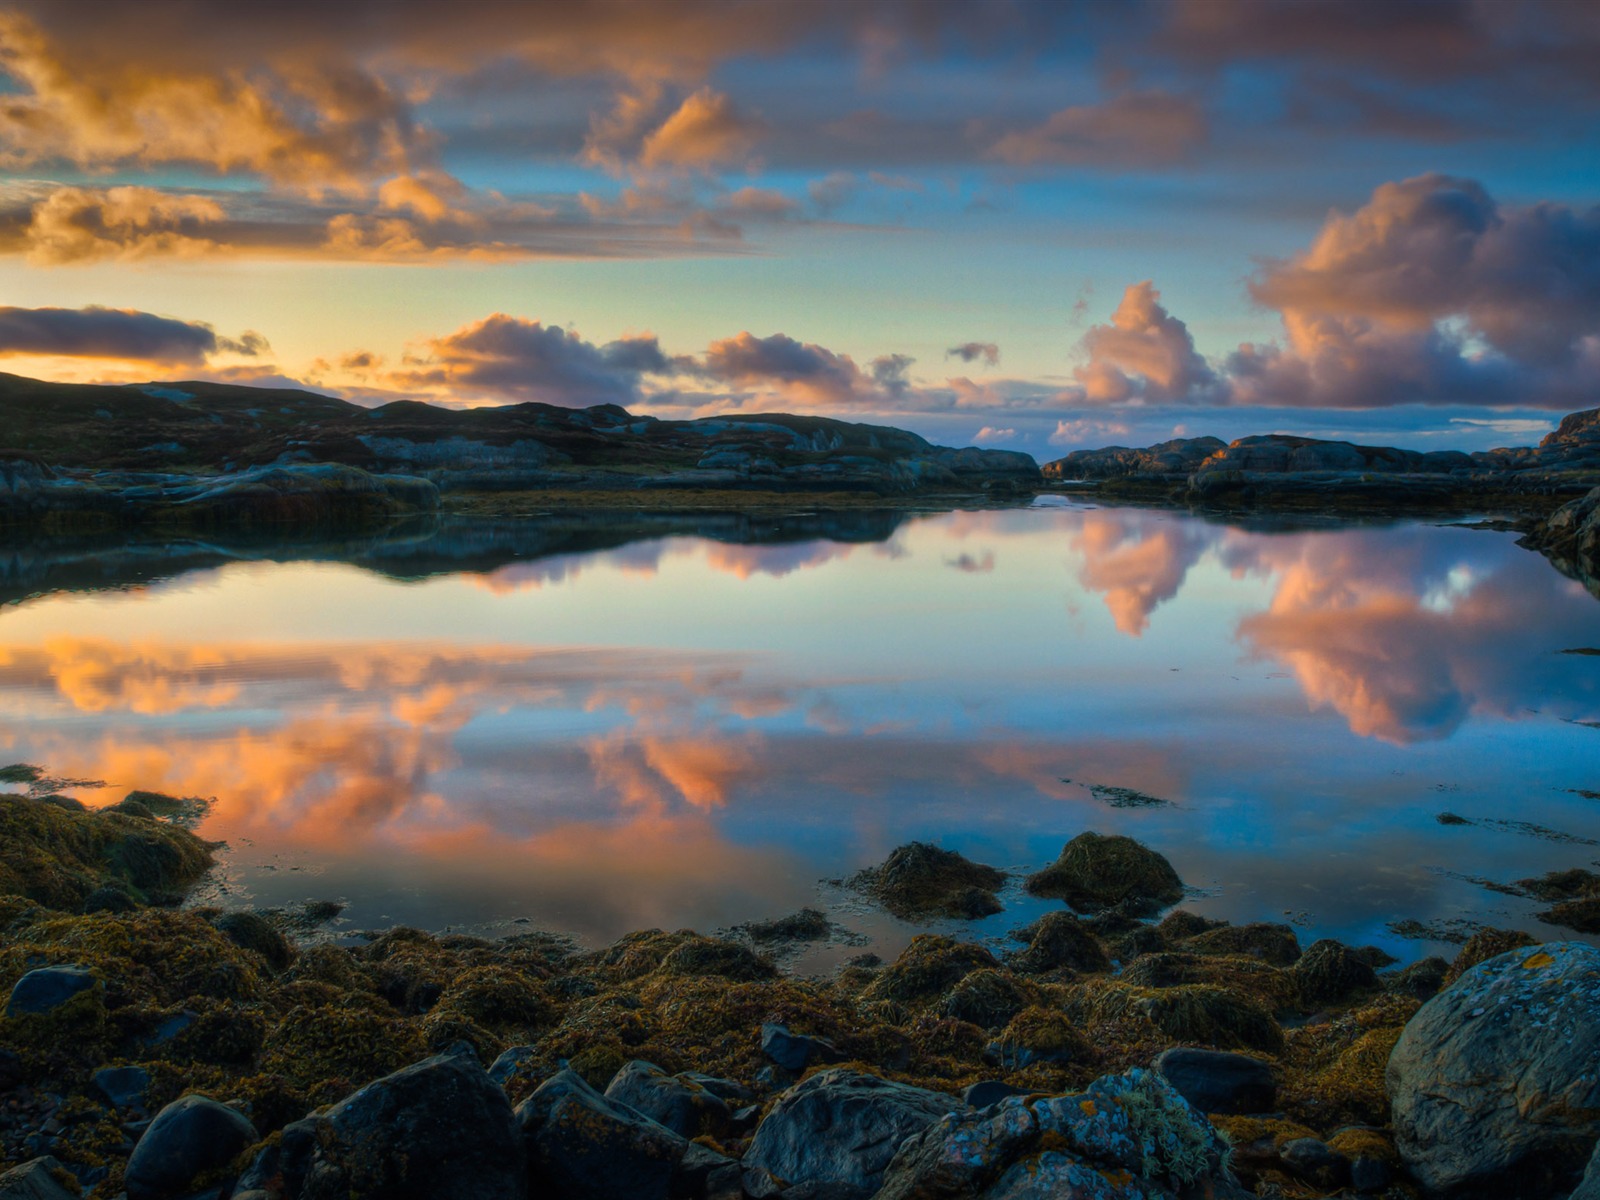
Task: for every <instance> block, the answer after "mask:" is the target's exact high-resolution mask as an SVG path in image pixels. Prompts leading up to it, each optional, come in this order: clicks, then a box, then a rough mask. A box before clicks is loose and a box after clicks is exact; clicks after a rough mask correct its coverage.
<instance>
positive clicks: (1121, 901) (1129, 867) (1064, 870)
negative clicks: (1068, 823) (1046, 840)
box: [1027, 833, 1183, 916]
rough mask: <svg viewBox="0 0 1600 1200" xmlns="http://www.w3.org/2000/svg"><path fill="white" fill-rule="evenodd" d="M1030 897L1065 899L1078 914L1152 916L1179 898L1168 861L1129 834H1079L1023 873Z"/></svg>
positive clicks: (1180, 891) (1178, 882)
mask: <svg viewBox="0 0 1600 1200" xmlns="http://www.w3.org/2000/svg"><path fill="white" fill-rule="evenodd" d="M1027 889H1028V892H1029V894H1030V895H1034V896H1043V897H1047V898H1051V899H1058V900H1065V901H1066V902H1067V904H1068V905H1070V906H1071V907H1072V908H1074V909H1076V910H1077V911H1078V912H1099V911H1101V910H1104V909H1118V910H1120V911H1122V912H1124V913H1127V914H1128V915H1130V916H1152V915H1154V914H1155V913H1158V912H1160V911H1161V910H1162V909H1163V908H1166V907H1167V906H1169V905H1172V904H1176V903H1177V902H1178V901H1179V900H1181V899H1183V880H1181V879H1179V878H1178V873H1177V872H1176V871H1175V870H1173V869H1172V864H1171V863H1170V862H1168V861H1167V860H1166V859H1165V858H1163V857H1162V856H1161V855H1160V854H1157V853H1156V852H1155V851H1154V850H1151V849H1150V848H1149V847H1147V846H1143V845H1140V844H1139V843H1138V842H1136V841H1134V840H1133V839H1132V838H1130V837H1123V836H1122V835H1120V834H1114V835H1111V836H1106V835H1104V834H1099V833H1080V834H1079V835H1078V836H1077V837H1075V838H1073V839H1072V840H1071V841H1070V842H1068V843H1067V844H1066V846H1065V847H1064V848H1063V849H1062V851H1061V857H1060V858H1059V859H1057V860H1056V861H1055V862H1054V863H1052V864H1051V865H1050V866H1048V867H1046V868H1045V869H1044V870H1042V871H1038V872H1035V873H1034V874H1032V875H1030V876H1028V879H1027Z"/></svg>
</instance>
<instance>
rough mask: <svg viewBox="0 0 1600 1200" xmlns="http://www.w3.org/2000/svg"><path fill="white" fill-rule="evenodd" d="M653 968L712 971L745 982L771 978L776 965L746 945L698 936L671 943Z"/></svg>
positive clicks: (669, 971)
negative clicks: (658, 964)
mask: <svg viewBox="0 0 1600 1200" xmlns="http://www.w3.org/2000/svg"><path fill="white" fill-rule="evenodd" d="M656 969H657V970H658V971H659V972H660V973H661V974H663V975H715V976H718V977H719V978H722V979H738V980H743V981H746V982H748V981H750V980H754V979H774V978H776V977H777V974H778V968H777V967H775V966H773V964H772V963H771V962H770V961H769V960H767V959H765V958H762V957H761V956H760V955H759V954H757V953H755V951H753V950H751V949H750V948H749V947H748V946H741V945H740V944H739V943H738V942H729V941H724V940H723V939H721V938H709V937H699V936H696V937H692V938H689V939H687V940H685V941H684V942H683V943H681V944H680V945H678V946H676V947H674V948H673V949H672V950H671V951H669V952H668V953H667V954H666V955H665V956H664V957H663V958H662V960H661V965H660V966H659V967H657V968H656Z"/></svg>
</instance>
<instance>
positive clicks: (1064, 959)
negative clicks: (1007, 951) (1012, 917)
mask: <svg viewBox="0 0 1600 1200" xmlns="http://www.w3.org/2000/svg"><path fill="white" fill-rule="evenodd" d="M1023 932H1025V933H1026V934H1027V935H1028V946H1027V949H1025V950H1022V951H1020V952H1018V953H1017V954H1014V955H1012V956H1011V958H1010V959H1009V960H1008V961H1007V964H1006V965H1007V966H1009V967H1010V968H1011V969H1012V970H1014V971H1022V972H1024V973H1025V974H1028V975H1042V974H1044V973H1045V972H1047V971H1059V970H1068V971H1085V972H1089V973H1091V974H1093V973H1095V972H1100V971H1109V970H1111V959H1110V957H1109V956H1108V955H1107V954H1106V951H1105V947H1104V946H1102V945H1101V944H1100V940H1099V939H1098V938H1096V937H1095V936H1094V934H1093V933H1091V932H1090V931H1089V928H1088V927H1087V926H1086V925H1084V923H1083V922H1082V921H1080V920H1078V918H1077V917H1075V916H1073V915H1072V914H1071V913H1065V912H1052V913H1045V915H1044V916H1042V917H1040V918H1039V920H1038V921H1036V922H1034V924H1033V926H1032V928H1031V929H1028V930H1025V931H1023Z"/></svg>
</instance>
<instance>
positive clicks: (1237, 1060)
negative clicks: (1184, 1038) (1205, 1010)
mask: <svg viewBox="0 0 1600 1200" xmlns="http://www.w3.org/2000/svg"><path fill="white" fill-rule="evenodd" d="M1152 1069H1153V1070H1154V1071H1155V1072H1156V1074H1158V1075H1160V1076H1161V1077H1162V1078H1163V1079H1165V1080H1166V1081H1167V1082H1168V1083H1170V1084H1171V1085H1172V1086H1173V1087H1174V1088H1175V1089H1176V1090H1177V1092H1178V1094H1179V1095H1180V1096H1182V1097H1183V1098H1184V1099H1185V1100H1187V1101H1188V1102H1189V1103H1190V1105H1191V1106H1193V1107H1194V1108H1196V1109H1198V1110H1199V1111H1200V1112H1203V1113H1230V1114H1233V1113H1264V1112H1271V1111H1272V1110H1273V1109H1274V1108H1275V1107H1277V1101H1278V1085H1277V1082H1276V1081H1275V1080H1274V1079H1273V1077H1272V1068H1271V1067H1269V1066H1268V1065H1267V1064H1266V1063H1264V1062H1262V1061H1261V1060H1260V1059H1258V1058H1251V1057H1249V1056H1248V1055H1245V1054H1230V1053H1228V1052H1227V1051H1224V1050H1195V1049H1187V1048H1182V1049H1173V1050H1163V1051H1162V1052H1161V1053H1160V1054H1159V1055H1157V1056H1156V1060H1155V1062H1154V1063H1153V1064H1152Z"/></svg>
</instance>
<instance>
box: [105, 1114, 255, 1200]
mask: <svg viewBox="0 0 1600 1200" xmlns="http://www.w3.org/2000/svg"><path fill="white" fill-rule="evenodd" d="M259 1136H260V1135H259V1134H257V1133H256V1129H255V1126H254V1125H252V1124H250V1122H249V1120H248V1119H246V1117H245V1116H244V1114H243V1113H240V1112H237V1111H235V1110H234V1109H231V1108H229V1107H228V1106H227V1105H226V1104H218V1103H217V1102H216V1101H215V1100H212V1099H210V1098H209V1097H207V1096H184V1097H183V1098H182V1099H180V1100H174V1101H173V1102H172V1103H171V1104H169V1105H167V1106H166V1107H165V1108H163V1109H162V1110H161V1111H160V1112H159V1113H157V1114H156V1119H155V1120H154V1121H152V1122H150V1128H148V1129H146V1130H145V1131H144V1136H143V1137H141V1138H140V1139H139V1144H138V1145H137V1146H135V1147H134V1148H133V1155H132V1156H131V1157H130V1158H129V1159H128V1169H127V1173H126V1176H125V1179H124V1182H125V1184H126V1186H127V1189H128V1200H170V1197H173V1196H182V1195H185V1194H186V1193H188V1192H189V1191H191V1190H193V1189H192V1186H191V1185H192V1184H193V1183H194V1182H195V1180H196V1179H198V1178H199V1177H200V1176H201V1175H203V1174H205V1173H206V1172H208V1171H215V1170H216V1169H217V1168H219V1167H225V1166H227V1165H228V1164H229V1163H230V1162H232V1161H233V1160H234V1158H235V1157H236V1156H237V1155H238V1154H239V1153H240V1152H241V1151H243V1150H244V1149H245V1148H246V1147H247V1146H249V1145H250V1144H251V1143H253V1142H254V1141H256V1139H257V1138H258V1137H259Z"/></svg>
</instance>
